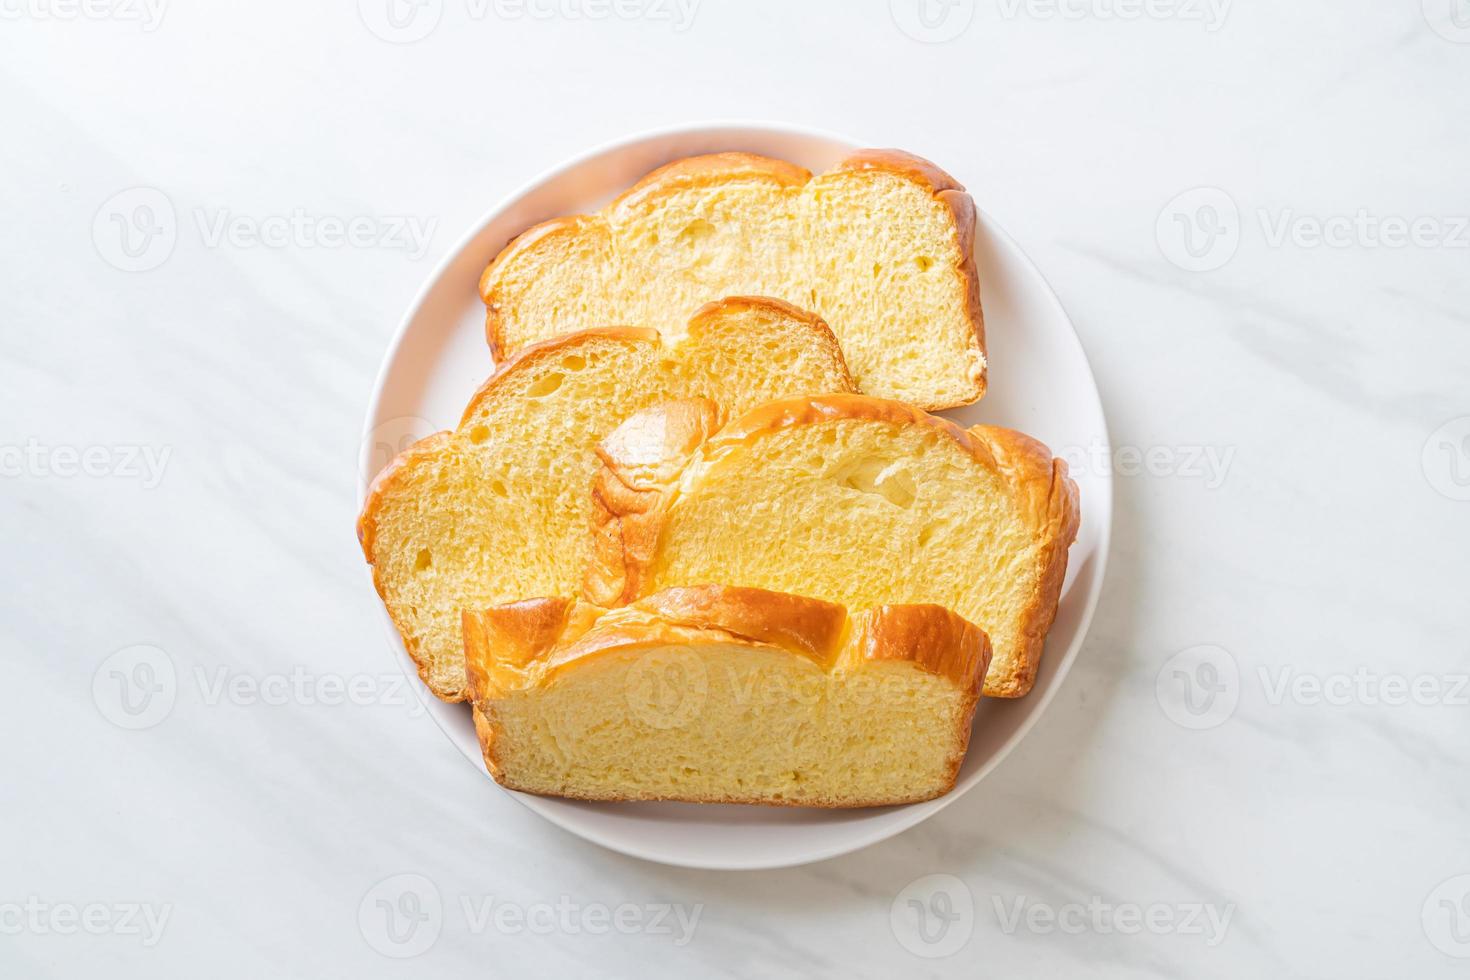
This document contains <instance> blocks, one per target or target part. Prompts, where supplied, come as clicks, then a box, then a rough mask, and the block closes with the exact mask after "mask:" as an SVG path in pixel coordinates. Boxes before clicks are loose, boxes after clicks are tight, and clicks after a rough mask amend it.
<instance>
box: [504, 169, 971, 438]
mask: <svg viewBox="0 0 1470 980" xmlns="http://www.w3.org/2000/svg"><path fill="white" fill-rule="evenodd" d="M974 224H975V210H974V204H973V203H972V202H971V200H970V198H969V196H968V195H967V194H966V193H965V192H964V188H963V187H961V186H960V185H959V184H958V183H956V182H955V181H954V179H953V178H951V177H949V176H948V175H947V174H945V173H944V172H943V171H941V170H939V169H938V168H937V167H935V166H934V165H933V164H930V163H928V162H927V161H924V160H921V159H919V158H917V157H913V156H910V155H909V154H905V153H901V152H898V151H893V150H867V151H861V152H859V153H856V154H854V155H853V156H851V157H849V158H848V159H846V160H844V161H843V162H842V163H840V164H839V165H838V166H837V167H835V168H834V169H833V170H831V171H829V172H828V173H825V174H822V175H820V176H818V177H815V178H813V177H812V175H811V174H810V173H808V172H807V171H806V170H804V169H802V168H800V167H797V166H794V165H792V164H789V163H785V162H783V161H780V160H772V159H769V158H765V157H758V156H753V155H750V154H742V153H723V154H714V155H711V156H705V157H695V158H691V159H688V160H681V161H678V162H675V163H673V164H670V165H669V166H667V167H664V168H662V169H660V170H658V171H655V172H654V173H653V174H650V175H649V176H648V177H646V178H644V180H642V181H641V182H639V184H637V185H636V186H635V187H634V188H632V189H631V190H630V191H628V192H627V193H626V194H624V195H623V196H622V197H620V198H619V199H618V200H616V201H615V202H613V204H611V205H610V206H609V207H608V208H606V209H605V210H604V211H602V212H600V213H599V214H596V215H579V216H575V217H571V218H562V219H557V220H555V221H550V222H547V223H545V224H543V225H538V226H536V227H535V228H533V229H531V230H530V231H528V232H526V233H525V234H524V235H522V236H521V237H520V238H518V239H517V240H516V241H514V242H512V243H511V244H510V245H509V246H507V247H506V249H505V250H504V251H503V252H502V253H501V254H500V255H499V256H498V257H497V258H496V259H495V260H494V262H492V263H491V264H490V266H489V267H488V268H487V269H486V271H485V274H484V276H483V277H482V280H481V284H480V291H481V296H482V298H483V299H484V301H485V303H486V305H487V308H488V311H489V312H488V319H487V333H488V336H489V339H490V343H491V344H492V346H493V347H494V348H495V349H496V350H497V351H511V350H516V349H517V348H519V347H521V346H524V345H526V344H529V343H533V342H535V341H538V340H543V339H545V338H547V337H550V336H554V335H556V334H558V333H563V332H566V331H569V330H579V329H583V328H585V327H588V326H591V325H594V324H598V323H638V324H645V325H648V326H653V327H660V328H663V327H669V326H673V325H674V324H675V323H676V322H677V318H678V317H679V316H680V315H681V314H680V311H682V310H689V309H693V308H694V307H695V306H696V305H697V304H698V303H701V302H703V301H704V300H706V299H707V298H708V297H710V296H725V295H733V294H752V295H762V296H773V297H777V298H780V299H783V300H786V301H788V302H791V303H794V304H796V305H797V306H801V307H803V308H805V309H810V310H812V311H814V312H816V313H818V314H819V315H820V316H822V317H823V318H824V319H825V320H826V321H827V323H828V324H830V325H831V327H832V329H833V331H834V332H835V333H836V335H837V338H838V340H839V342H840V343H841V345H842V350H843V354H844V355H845V357H846V359H847V363H848V367H849V368H850V369H851V371H852V373H853V377H854V379H855V381H856V383H857V386H858V388H859V390H861V391H864V392H868V393H871V394H876V395H882V396H885V397H890V398H898V399H903V400H906V401H909V402H912V403H914V404H916V405H919V406H921V407H925V408H930V409H935V408H944V407H952V406H956V405H964V404H969V403H970V402H973V401H975V400H976V399H977V398H979V397H980V396H981V395H982V394H983V393H984V378H985V357H984V330H983V321H982V317H981V312H980V303H979V292H978V289H979V287H978V285H977V280H976V275H975V269H974V262H973V259H972V256H971V250H972V243H973V236H974Z"/></svg>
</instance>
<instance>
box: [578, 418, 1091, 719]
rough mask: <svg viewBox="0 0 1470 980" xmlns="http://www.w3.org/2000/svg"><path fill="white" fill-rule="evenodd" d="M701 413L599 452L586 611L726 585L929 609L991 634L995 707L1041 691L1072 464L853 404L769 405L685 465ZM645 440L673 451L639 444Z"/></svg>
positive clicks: (1068, 517) (660, 423)
mask: <svg viewBox="0 0 1470 980" xmlns="http://www.w3.org/2000/svg"><path fill="white" fill-rule="evenodd" d="M699 408H700V406H699V403H697V402H694V403H688V402H685V403H679V404H676V405H669V406H660V407H657V408H654V409H650V410H649V411H647V412H644V413H640V414H639V415H637V416H635V417H633V418H632V419H630V420H629V421H628V422H627V423H625V425H624V426H623V427H622V428H621V429H620V430H618V431H617V432H615V433H613V434H612V435H611V436H609V438H608V439H607V440H605V441H604V443H603V445H602V447H601V453H602V457H603V459H604V461H605V467H604V469H603V471H602V472H601V473H600V474H599V477H598V481H597V483H596V484H594V509H593V527H594V540H595V542H596V556H597V557H596V559H595V560H594V562H593V563H592V565H591V566H589V569H588V575H587V578H586V580H585V582H584V591H585V594H586V595H587V596H588V597H589V598H590V599H592V600H593V601H597V602H601V603H604V604H617V603H624V602H630V601H633V600H635V599H637V598H639V597H640V596H644V595H648V594H650V593H652V592H656V591H658V590H660V589H665V588H668V587H670V586H683V585H698V584H704V583H728V584H731V585H740V586H751V587H757V588H762V589H771V590H777V591H788V592H795V593H798V594H802V595H808V596H813V597H816V598H820V599H825V600H828V601H830V602H835V603H840V604H842V605H844V606H847V607H850V608H864V607H869V606H874V605H877V604H881V603H934V604H937V605H939V606H942V607H944V608H947V609H952V610H954V611H955V612H956V613H958V614H959V615H961V616H963V617H964V618H966V619H967V620H969V621H971V622H973V623H975V624H976V625H978V626H979V627H981V628H982V629H984V630H985V632H986V633H987V634H988V635H989V637H990V641H991V643H992V644H993V645H994V649H995V655H994V659H993V662H992V664H991V667H990V672H989V675H988V676H987V678H986V682H985V693H986V694H987V695H992V696H1001V697H1017V696H1020V695H1022V694H1025V693H1026V692H1027V691H1029V690H1030V688H1031V685H1032V683H1033V682H1034V680H1035V675H1036V670H1037V667H1038V665H1039V663H1040V658H1041V651H1042V646H1043V644H1044V640H1045V635H1046V632H1047V630H1048V629H1049V628H1050V626H1051V622H1052V619H1053V617H1054V615H1055V612H1056V605H1057V601H1058V598H1059V595H1060V589H1061V583H1062V578H1063V575H1064V573H1065V570H1066V557H1067V548H1068V546H1069V545H1070V544H1071V542H1072V540H1073V539H1074V538H1075V536H1076V532H1077V501H1076V486H1075V485H1074V484H1073V483H1072V481H1071V480H1069V479H1068V478H1067V476H1066V464H1065V463H1063V462H1062V461H1060V460H1053V459H1052V457H1051V454H1050V452H1048V451H1047V450H1046V448H1045V447H1044V446H1042V445H1041V444H1040V443H1037V442H1036V441H1035V440H1032V439H1029V438H1028V437H1025V436H1022V435H1020V434H1019V433H1015V432H1011V431H1009V430H1005V429H997V428H993V427H987V426H977V427H976V428H974V429H971V430H969V431H968V432H966V431H964V430H962V429H959V428H958V427H956V426H954V425H953V424H952V423H949V422H947V421H945V420H942V419H938V418H935V417H933V416H928V415H926V414H925V413H923V412H920V411H918V410H916V409H913V408H911V407H909V406H906V405H902V404H899V403H896V402H890V401H884V400H881V399H874V398H867V397H864V396H857V395H846V396H842V395H839V396H830V397H826V396H819V397H813V398H792V399H786V400H781V401H777V402H773V403H770V404H767V405H762V406H759V407H757V408H756V409H754V410H752V412H750V413H749V414H747V415H746V416H745V417H744V418H742V419H738V420H736V421H734V422H731V423H730V424H729V425H727V426H726V427H725V428H724V429H722V430H721V431H719V432H718V433H717V434H715V435H714V436H713V437H710V438H708V439H707V440H705V441H703V442H702V443H701V444H699V446H698V448H697V449H694V450H693V451H692V452H690V451H686V450H684V449H683V448H682V447H685V446H687V445H691V444H694V443H695V442H698V441H699V440H697V439H681V438H679V437H678V435H677V433H673V432H671V429H675V428H678V427H680V426H684V427H689V426H691V425H692V424H693V423H691V422H690V421H689V420H690V419H697V418H699V417H700V412H699ZM704 411H705V413H706V418H705V420H704V422H703V423H702V424H703V427H704V428H706V429H708V428H710V427H711V423H712V417H709V416H708V409H707V408H706V409H704ZM649 429H652V430H654V431H657V432H660V433H662V438H661V440H653V441H650V440H647V439H644V440H642V441H640V440H638V439H634V438H632V436H633V435H634V434H637V433H640V432H644V431H647V430H649ZM681 452H683V453H685V455H684V458H683V460H682V466H681V465H677V464H674V463H672V462H670V458H673V457H677V456H679V455H680V453H681ZM660 453H662V454H663V455H664V456H666V457H669V458H666V459H664V460H663V462H662V464H661V466H660V467H655V466H652V465H651V463H650V458H649V457H650V455H658V454H660Z"/></svg>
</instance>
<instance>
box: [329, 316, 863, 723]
mask: <svg viewBox="0 0 1470 980" xmlns="http://www.w3.org/2000/svg"><path fill="white" fill-rule="evenodd" d="M851 390H852V382H851V379H850V378H849V376H848V373H847V369H846V367H845V366H844V364H843V362H842V354H841V352H840V350H839V349H838V347H837V342H836V340H835V339H834V338H833V337H832V334H831V331H829V330H828V329H827V328H826V326H825V325H824V324H823V323H822V322H821V320H819V319H818V318H817V317H815V316H812V315H811V314H808V313H805V312H803V311H801V310H798V309H796V308H795V307H792V306H788V305H787V304H785V303H781V302H778V301H775V300H767V299H750V298H732V299H727V300H722V301H720V302H718V303H712V304H709V305H708V306H706V307H704V308H703V309H701V310H700V311H699V312H698V313H697V314H696V315H695V316H694V318H693V320H691V321H690V322H689V324H688V325H687V327H686V329H685V330H684V332H683V333H682V334H681V335H679V336H664V337H661V336H660V335H659V333H658V332H656V331H653V330H643V329H625V328H615V329H605V330H593V331H585V332H582V333H578V334H573V335H570V336H567V337H562V338H558V339H556V340H552V341H548V342H546V343H543V344H538V345H534V346H532V347H528V348H525V349H523V350H522V351H520V352H519V353H518V354H517V355H516V356H515V357H513V358H511V359H510V360H509V361H508V362H507V363H506V364H504V365H503V366H502V367H501V368H500V369H499V370H497V371H496V372H495V374H494V376H493V377H491V378H490V380H489V381H487V382H485V384H484V386H483V387H482V388H480V390H479V392H478V393H477V394H476V395H475V397H474V398H473V399H472V400H471V401H470V403H469V406H468V407H467V408H466V409H465V412H464V417H463V419H462V420H461V422H460V424H459V428H458V429H456V430H455V431H454V432H441V433H439V434H437V435H434V436H430V437H429V438H428V439H425V440H423V441H421V442H419V443H417V444H415V445H413V446H411V447H409V449H408V450H407V451H406V452H404V453H403V454H402V455H400V456H399V457H398V458H397V459H396V460H394V461H393V463H392V464H390V465H389V466H388V468H387V469H385V470H384V471H383V472H382V473H381V474H379V475H378V477H377V479H376V480H374V482H373V485H372V487H371V489H370V490H369V492H368V495H367V499H366V501H365V502H364V504H363V509H362V515H361V517H360V518H359V520H358V537H359V540H360V541H361V542H362V550H363V553H364V554H365V555H366V556H367V560H368V562H369V563H370V564H371V565H372V566H373V579H374V581H375V582H376V584H377V588H378V592H379V594H380V595H381V596H382V597H383V601H384V603H385V604H386V605H387V607H388V612H389V614H390V615H391V617H392V619H393V622H394V624H395V625H396V626H397V627H398V630H399V632H400V633H401V634H402V636H403V642H404V646H405V647H406V648H407V650H408V652H409V654H411V655H412V656H413V658H414V660H415V661H416V662H417V663H418V665H419V673H420V674H421V675H422V676H423V679H424V682H425V683H427V684H428V685H429V687H430V689H431V690H433V692H434V693H435V694H436V695H438V696H439V697H441V698H444V699H446V700H451V701H458V700H463V698H464V695H465V680H464V645H463V642H462V640H461V635H460V615H459V614H460V610H461V609H482V608H484V607H485V606H487V605H491V604H494V603H498V602H506V601H509V600H512V599H520V598H524V597H525V596H534V595H567V594H571V593H573V592H575V591H576V589H577V586H578V584H579V583H580V582H581V579H582V575H583V572H584V567H585V565H586V562H587V559H588V557H589V553H590V545H589V542H588V540H587V531H586V528H587V521H588V512H589V508H590V502H589V500H588V488H589V487H590V486H591V483H592V477H593V475H594V474H595V473H596V471H597V467H598V460H597V457H596V456H595V455H594V454H593V448H594V446H595V445H596V443H597V440H598V439H600V438H602V437H603V436H604V435H606V434H607V433H608V432H610V431H611V430H612V429H614V428H615V427H616V426H617V425H618V424H619V423H620V422H622V421H623V420H624V419H626V418H627V417H628V416H630V415H632V414H633V413H634V412H636V411H638V410H639V409H642V408H645V407H647V406H649V405H652V404H655V403H657V402H660V401H662V400H664V399H667V398H679V397H685V396H690V395H698V396H701V397H705V398H709V399H712V400H713V401H714V402H715V403H716V404H718V405H721V406H726V407H728V409H729V410H730V411H731V412H732V413H735V414H738V413H741V412H743V411H745V410H746V409H747V408H749V407H750V406H752V405H754V404H757V403H759V402H761V401H764V400H766V399H768V398H771V397H774V396H777V395H781V394H793V393H797V392H819V391H851Z"/></svg>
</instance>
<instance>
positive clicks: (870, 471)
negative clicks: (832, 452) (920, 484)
mask: <svg viewBox="0 0 1470 980" xmlns="http://www.w3.org/2000/svg"><path fill="white" fill-rule="evenodd" d="M838 480H839V482H840V483H841V485H842V486H844V487H847V488H848V489H850V490H857V491H859V492H860V493H871V494H876V495H877V496H880V497H882V498H883V499H884V500H887V501H888V502H889V503H890V504H893V505H894V506H895V507H904V508H907V507H909V506H910V505H912V504H913V502H914V498H915V497H917V496H918V488H917V487H916V485H915V484H914V478H913V477H912V476H910V475H909V473H908V472H907V471H906V470H904V469H903V463H902V462H900V461H895V462H892V463H889V462H887V461H886V460H882V459H874V458H871V457H870V458H867V459H862V460H859V461H858V462H856V463H854V464H850V465H848V466H846V467H844V468H843V470H842V472H841V474H840V475H839V477H838Z"/></svg>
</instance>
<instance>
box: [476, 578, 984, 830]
mask: <svg viewBox="0 0 1470 980" xmlns="http://www.w3.org/2000/svg"><path fill="white" fill-rule="evenodd" d="M464 635H465V668H466V671H467V673H468V676H469V681H470V690H471V692H472V698H473V700H474V702H475V727H476V730H477V731H478V732H479V735H480V744H481V747H482V749H483V751H484V756H485V764H486V766H487V767H488V768H489V770H490V773H491V774H492V775H493V776H494V777H495V779H496V780H497V781H499V782H500V783H501V784H502V785H504V786H507V787H509V788H511V789H517V790H523V791H525V792H529V793H541V794H546V795H551V796H569V797H575V798H577V799H585V800H684V801H689V802H698V803H767V804H775V805H784V806H820V807H854V806H880V805H884V804H891V803H912V802H915V801H918V800H927V799H932V798H933V797H935V796H940V795H942V794H944V793H947V792H948V791H949V790H950V789H951V788H952V787H953V786H954V782H955V777H956V776H957V774H958V773H959V768H960V763H961V762H962V761H963V760H964V757H965V749H966V747H967V746H968V744H969V740H970V722H971V719H972V717H973V715H974V711H975V702H976V700H977V699H978V697H979V694H980V683H981V678H982V677H984V675H985V669H986V664H987V662H988V661H989V659H990V645H989V642H988V641H987V639H986V637H985V634H984V633H983V632H982V631H981V630H980V629H978V628H977V627H975V626H974V625H972V624H970V623H967V622H965V621H964V620H963V619H961V618H960V617H959V616H956V615H955V614H954V613H952V612H949V611H948V610H945V609H942V608H940V607H938V606H930V605H897V606H881V607H878V608H875V609H869V610H865V611H862V612H856V613H853V614H851V615H849V613H848V612H847V610H845V609H843V608H842V607H841V606H837V605H833V604H832V603H828V602H821V601H818V600H815V599H805V598H801V597H799V596H794V595H785V594H782V593H777V592H766V591H762V590H760V589H742V588H730V587H725V586H701V587H698V588H689V589H669V590H667V591H664V592H660V593H658V594H656V595H653V596H650V597H649V598H646V599H644V600H643V601H641V602H638V603H636V604H634V605H632V606H626V607H624V608H621V609H615V610H605V609H601V608H599V607H596V606H593V605H590V604H588V603H585V602H578V601H576V600H572V599H531V600H526V601H522V602H516V603H511V604H509V605H502V606H498V607H495V608H491V609H488V610H485V611H483V612H478V613H471V612H466V613H465V614H464Z"/></svg>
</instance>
